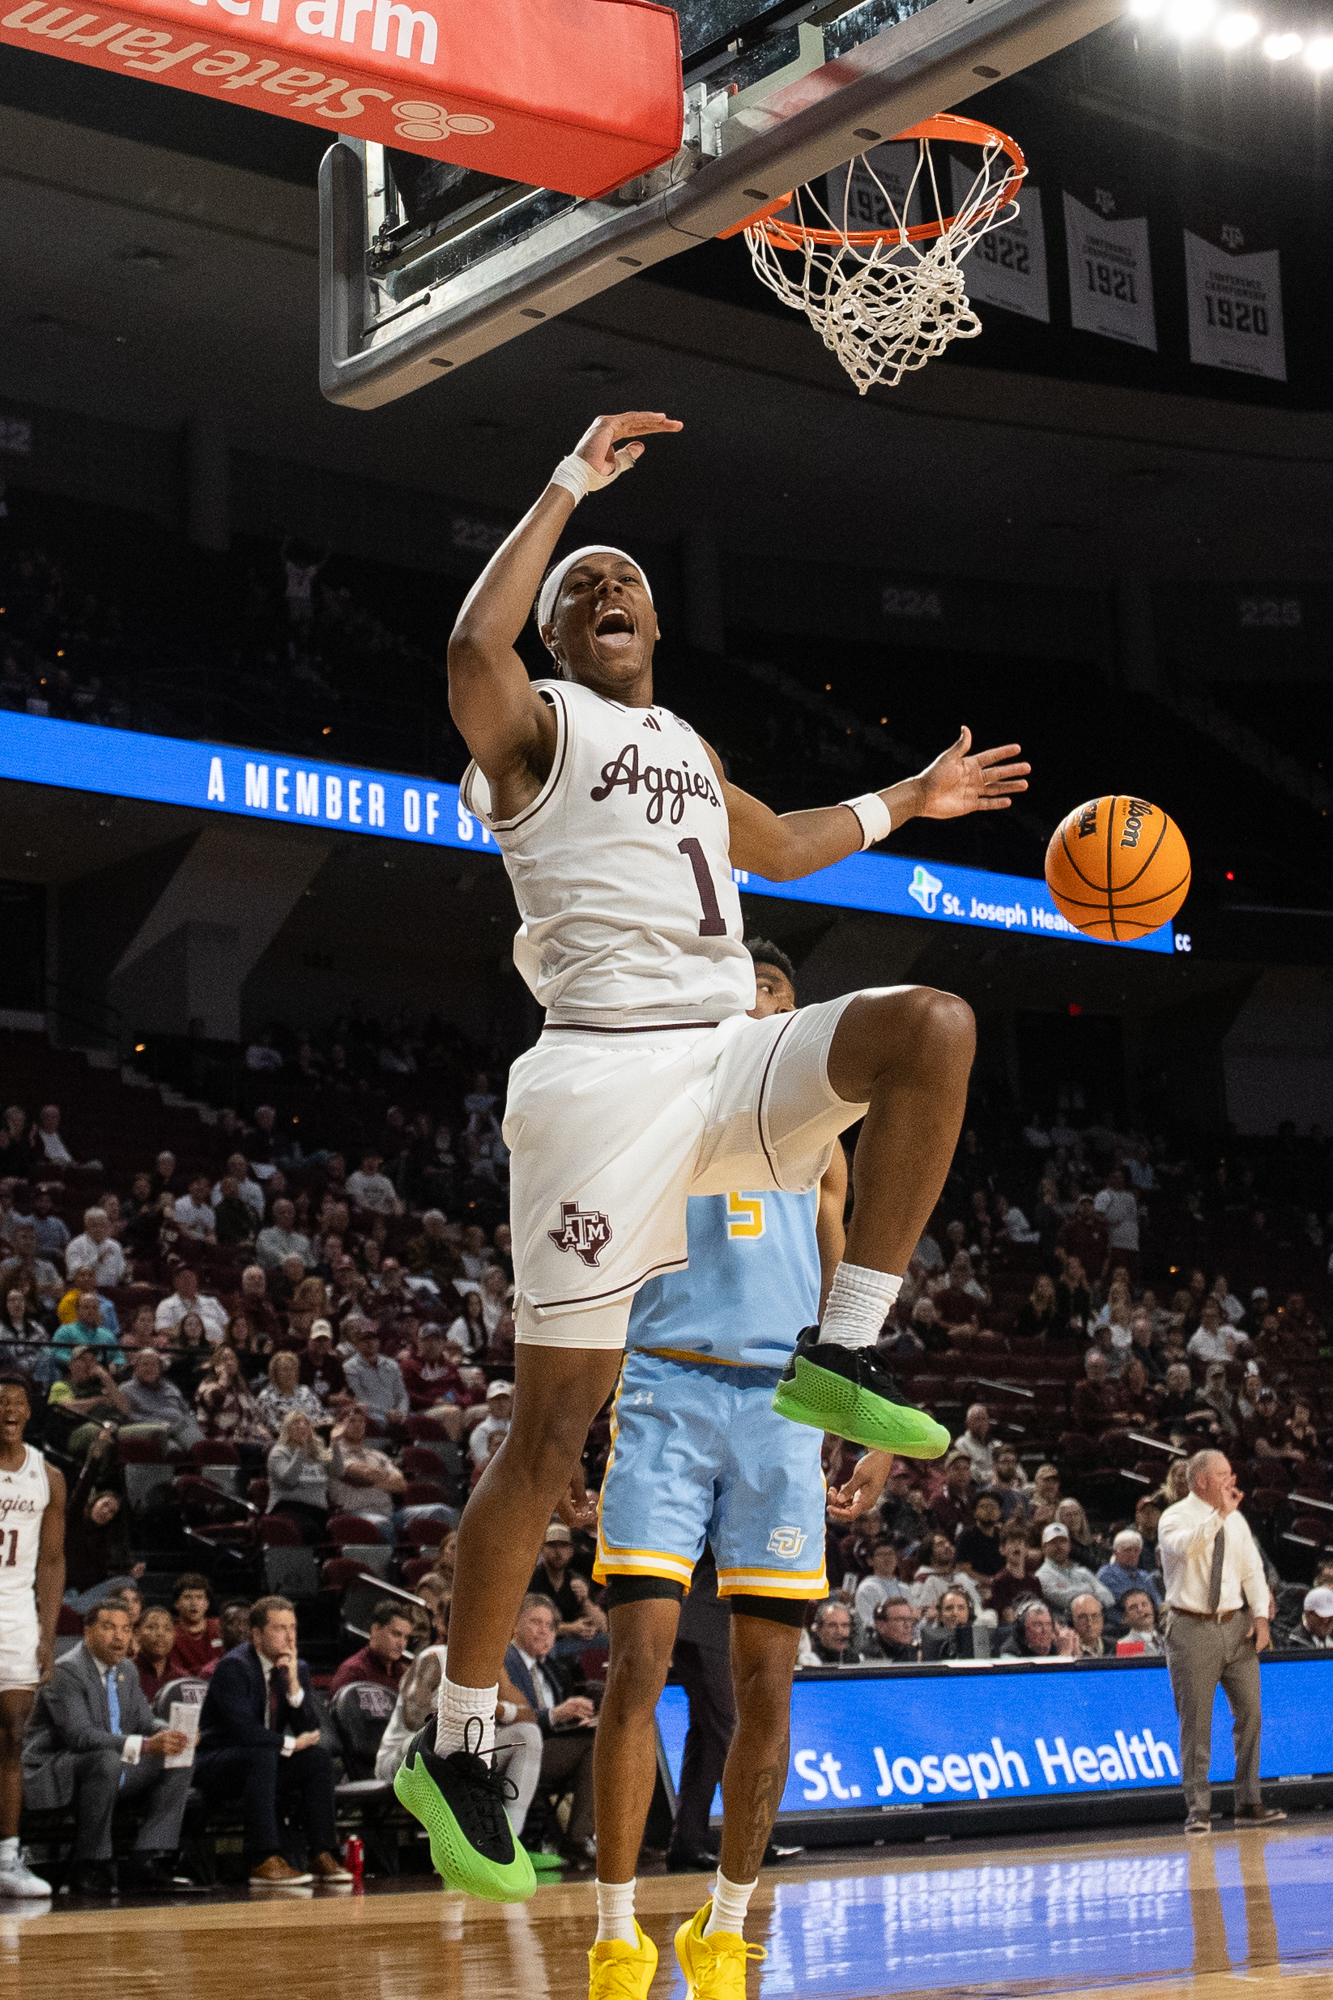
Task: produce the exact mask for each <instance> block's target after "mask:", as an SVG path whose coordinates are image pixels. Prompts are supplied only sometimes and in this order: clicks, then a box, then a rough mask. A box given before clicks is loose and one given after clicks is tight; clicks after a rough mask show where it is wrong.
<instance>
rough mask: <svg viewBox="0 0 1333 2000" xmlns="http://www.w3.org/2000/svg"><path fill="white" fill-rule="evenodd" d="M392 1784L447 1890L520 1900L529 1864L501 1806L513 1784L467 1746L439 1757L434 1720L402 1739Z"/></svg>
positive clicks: (530, 1882) (533, 1883)
mask: <svg viewBox="0 0 1333 2000" xmlns="http://www.w3.org/2000/svg"><path fill="white" fill-rule="evenodd" d="M471 1727H472V1725H471V1724H470V1723H469V1725H468V1729H469V1732H470V1731H471ZM477 1727H478V1731H480V1728H481V1724H480V1722H479V1723H478V1725H477ZM480 1740H481V1738H480V1734H478V1737H477V1741H478V1742H480ZM393 1789H394V1796H395V1797H396V1798H397V1800H398V1802H399V1804H400V1805H404V1806H406V1807H407V1810H408V1811H409V1812H410V1813H411V1814H412V1815H413V1817H414V1818H416V1819H419V1820H420V1821H421V1824H422V1825H423V1826H424V1827H425V1829H426V1831H427V1833H428V1834H429V1835H430V1858H431V1862H432V1865H433V1866H434V1869H435V1872H436V1874H437V1875H439V1876H441V1877H442V1878H443V1881H444V1883H445V1885H446V1887H447V1888H450V1889H458V1890H461V1891H462V1893H463V1894H464V1895H468V1896H484V1897H485V1898H486V1900H487V1902H490V1903H524V1902H526V1901H527V1899H528V1897H529V1896H530V1895H532V1893H533V1891H534V1890H535V1889H536V1887H537V1878H536V1876H535V1875H534V1874H533V1870H532V1861H531V1858H530V1857H529V1855H528V1852H527V1850H526V1848H524V1847H521V1846H520V1845H519V1843H518V1841H516V1840H515V1838H514V1831H513V1828H512V1827H511V1826H510V1824H509V1815H508V1813H507V1812H506V1811H505V1798H506V1796H507V1795H509V1794H510V1793H511V1792H512V1789H513V1788H512V1786H510V1785H508V1784H507V1783H506V1781H505V1779H504V1778H502V1777H501V1776H500V1774H499V1772H498V1771H493V1770H492V1769H491V1767H490V1765H489V1764H488V1763H487V1762H486V1760H485V1758H484V1757H478V1756H476V1755H475V1754H474V1753H473V1752H472V1751H471V1750H468V1749H466V1748H464V1749H462V1750H455V1751H454V1752H453V1754H452V1756H449V1757H437V1756H436V1754H435V1722H434V1719H433V1718H432V1719H431V1721H429V1722H428V1723H427V1724H426V1727H425V1728H424V1729H420V1730H418V1731H417V1733H416V1735H415V1736H414V1737H413V1738H412V1741H411V1742H410V1743H409V1744H408V1746H407V1755H406V1756H405V1757H404V1759H403V1761H402V1763H401V1764H400V1765H399V1767H398V1770H397V1773H396V1774H395V1777H394V1781H393Z"/></svg>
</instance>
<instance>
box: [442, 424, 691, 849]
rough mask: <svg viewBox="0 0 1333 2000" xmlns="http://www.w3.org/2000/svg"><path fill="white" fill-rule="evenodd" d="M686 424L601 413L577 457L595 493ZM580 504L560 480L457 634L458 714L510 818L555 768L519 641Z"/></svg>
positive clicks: (466, 606) (505, 552)
mask: <svg viewBox="0 0 1333 2000" xmlns="http://www.w3.org/2000/svg"><path fill="white" fill-rule="evenodd" d="M680 428H681V426H680V425H679V424H678V423H676V422H675V421H674V420H673V419H672V418H670V417H666V416H663V415H662V414H661V413H660V411H650V410H628V411H625V412H624V413H623V414H621V415H620V416H615V417H598V418H596V419H595V421H594V422H593V423H592V424H590V425H589V427H588V429H587V430H586V431H585V432H584V434H583V436H582V438H580V440H579V443H578V445H577V447H576V448H575V451H574V452H573V454H572V456H573V457H574V458H577V459H581V460H582V461H583V463H584V465H586V466H587V468H588V475H589V476H588V479H587V487H588V489H589V490H591V488H593V487H595V486H603V485H606V484H608V483H609V481H610V480H612V479H614V478H616V477H617V476H618V475H619V474H620V473H621V472H624V471H627V470H628V469H629V467H630V466H632V465H633V464H634V463H635V461H636V460H637V459H638V458H639V457H640V456H641V455H642V453H643V450H644V446H643V444H642V443H640V442H638V440H639V439H641V438H642V437H644V436H646V435H648V434H650V433H653V432H657V431H678V430H679V429H680ZM627 439H628V440H633V442H625V440H627ZM557 471H559V468H557ZM577 504H578V499H577V498H576V495H575V493H574V491H573V490H572V485H571V486H565V485H562V484H560V483H559V480H558V479H552V480H551V482H550V483H549V484H548V486H547V487H546V490H545V491H544V492H543V494H542V496H541V498H540V499H539V500H538V502H537V504H536V506H535V507H531V508H530V509H529V510H528V512H527V513H526V514H525V515H524V517H523V519H522V520H521V521H520V522H519V524H518V526H517V527H516V528H515V529H514V532H513V533H512V535H510V536H509V537H508V539H507V540H506V541H504V542H503V543H502V544H501V545H500V547H499V548H498V549H497V550H496V552H495V554H494V555H493V556H492V557H491V560H490V561H489V562H488V563H487V565H486V567H485V569H484V570H483V571H482V573H481V575H480V576H479V577H478V578H477V581H476V582H475V583H474V584H473V586H472V588H471V590H470V591H469V592H468V594H467V597H466V598H465V599H464V601H463V608H462V610H461V611H460V612H459V614H458V618H457V621H456V623H455V625H454V629H453V632H452V633H451V635H450V638H449V713H450V714H451V715H452V716H453V719H454V721H455V723H456V724H457V725H458V729H459V732H460V734H461V735H462V737H463V740H464V742H465V743H466V744H467V747H468V749H469V750H470V751H471V752H472V755H473V756H474V757H475V758H476V760H477V763H478V764H479V765H480V766H481V769H482V771H483V772H484V773H485V775H486V777H487V778H488V779H489V781H490V783H491V785H492V786H493V787H494V786H496V785H500V786H502V787H504V788H505V792H506V795H505V797H504V798H503V800H501V801H497V803H498V804H499V805H500V810H501V813H502V815H504V816H508V815H509V814H510V813H512V812H515V811H521V810H522V807H523V806H524V805H525V804H527V803H528V798H526V797H524V796H523V793H524V791H527V793H528V795H529V797H535V796H536V792H537V791H538V790H539V789H540V787H541V785H542V784H543V783H544V781H545V779H546V776H547V774H548V772H549V770H550V767H551V758H552V755H553V754H554V748H555V720H554V717H553V716H552V713H551V710H550V708H549V706H548V705H547V704H546V703H545V702H544V701H543V700H542V699H541V697H540V695H538V694H537V693H536V691H535V689H534V688H533V686H532V683H531V681H530V680H529V679H528V672H527V668H526V667H525V666H524V665H523V662H522V660H521V659H520V658H519V656H518V654H517V652H516V651H515V650H514V647H515V642H516V641H517V639H518V636H519V634H520V632H521V631H522V630H523V626H524V624H525V622H526V620H527V617H528V614H529V612H530V611H531V609H532V603H533V599H534V598H535V597H536V595H537V592H538V589H539V588H540V586H541V580H542V578H543V576H544V575H545V574H546V571H547V568H548V567H549V565H550V561H551V557H552V555H553V553H554V551H555V545H556V543H557V542H558V541H559V539H560V536H561V534H562V532H563V530H564V528H565V526H566V524H567V523H568V521H569V517H570V515H571V514H572V513H573V512H574V509H575V507H576V505H577Z"/></svg>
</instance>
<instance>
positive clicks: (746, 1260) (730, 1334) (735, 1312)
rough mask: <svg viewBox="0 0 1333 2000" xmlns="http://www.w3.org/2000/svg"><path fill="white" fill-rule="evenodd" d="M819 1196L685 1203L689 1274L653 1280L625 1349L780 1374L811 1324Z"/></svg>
mask: <svg viewBox="0 0 1333 2000" xmlns="http://www.w3.org/2000/svg"><path fill="white" fill-rule="evenodd" d="M818 1213H819V1189H818V1188H817V1187H814V1188H810V1189H809V1190H808V1191H807V1192H806V1193H805V1194H708V1195H692V1196H691V1197H690V1200H689V1204H688V1207H687V1209H686V1229H687V1232H688V1239H689V1253H690V1262H689V1267H688V1269H687V1270H684V1271H668V1272H666V1274H665V1275H664V1276H662V1277H660V1278H652V1279H650V1280H649V1282H648V1283H647V1284H646V1285H645V1286H644V1287H643V1288H642V1290H641V1291H640V1292H639V1294H638V1297H637V1298H636V1299H635V1301H634V1309H633V1311H632V1312H631V1314H630V1321H629V1339H628V1346H629V1348H630V1349H639V1350H642V1351H645V1352H648V1353H653V1354H667V1355H672V1354H683V1355H688V1356H690V1357H691V1358H693V1357H695V1356H698V1357H699V1358H700V1359H702V1360H709V1361H716V1362H721V1363H722V1364H723V1365H724V1366H726V1367H730V1368H737V1367H742V1368H743V1367H749V1368H785V1367H786V1365H787V1362H788V1361H789V1360H790V1358H791V1351H792V1349H793V1347H795V1345H796V1340H797V1336H798V1335H799V1334H800V1332H801V1329H802V1328H803V1327H807V1326H813V1325H814V1323H815V1321H816V1320H817V1319H818V1317H819V1283H820V1271H819V1245H818V1242H817V1241H816V1237H815V1221H816V1217H817V1216H818Z"/></svg>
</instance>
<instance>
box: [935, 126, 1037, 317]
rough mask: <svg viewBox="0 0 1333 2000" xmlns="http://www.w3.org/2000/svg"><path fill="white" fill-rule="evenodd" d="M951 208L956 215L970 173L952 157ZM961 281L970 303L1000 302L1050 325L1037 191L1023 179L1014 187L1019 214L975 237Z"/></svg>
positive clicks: (993, 304)
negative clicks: (1016, 188) (1016, 189)
mask: <svg viewBox="0 0 1333 2000" xmlns="http://www.w3.org/2000/svg"><path fill="white" fill-rule="evenodd" d="M949 171H950V175H951V178H952V187H953V206H954V213H955V214H957V212H958V209H959V207H960V206H961V204H962V202H963V200H964V198H965V197H966V195H967V192H968V190H969V188H970V187H971V186H972V179H973V176H972V173H971V172H970V170H969V169H968V167H967V165H966V163H965V162H964V161H962V160H959V159H957V158H953V157H951V158H950V161H949ZM963 283H964V286H965V287H966V290H967V296H968V298H969V299H970V300H971V301H972V303H973V304H974V305H977V304H981V305H989V306H1004V307H1005V308H1006V309H1007V310H1008V311H1009V312H1016V313H1022V314H1023V316H1024V318H1025V319H1039V320H1042V321H1043V322H1045V323H1047V324H1049V322H1050V317H1051V301H1050V293H1049V291H1048V289H1047V283H1046V232H1045V231H1044V229H1043V228H1042V224H1041V190H1040V188H1036V187H1034V186H1033V185H1032V182H1031V181H1024V182H1023V185H1022V186H1021V187H1020V189H1019V190H1018V214H1017V215H1016V216H1015V218H1014V220H1013V221H1012V222H1006V223H1004V224H1002V225H1001V227H1000V228H998V229H992V230H989V231H988V232H987V234H986V235H985V236H982V237H981V238H979V240H978V242H977V244H976V247H975V248H974V249H973V250H972V251H971V252H970V253H969V255H968V256H967V258H966V259H965V261H964V264H963Z"/></svg>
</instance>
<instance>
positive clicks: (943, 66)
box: [320, 0, 1124, 409]
mask: <svg viewBox="0 0 1333 2000" xmlns="http://www.w3.org/2000/svg"><path fill="white" fill-rule="evenodd" d="M1123 5H1124V0H860V4H858V5H855V6H852V7H847V6H846V5H844V4H843V0H833V4H832V5H826V6H822V7H820V6H818V5H816V4H814V0H796V4H792V0H773V4H772V5H770V6H769V7H767V8H763V9H760V10H758V11H756V8H755V4H754V0H680V4H679V5H678V7H677V10H676V11H677V13H678V14H679V16H680V28H681V60H682V67H683V74H684V84H685V133H684V143H683V145H682V146H681V149H680V151H679V153H678V154H677V155H676V157H675V159H674V160H672V161H670V162H669V163H668V164H667V165H666V166H664V167H659V168H658V169H656V170H655V171H654V172H653V173H650V174H645V175H642V176H640V177H639V178H637V179H635V180H631V181H627V182H626V183H625V185H624V186H623V187H620V188H617V189H616V190H615V191H614V192H613V193H612V194H611V195H609V196H607V197H604V198H602V199H600V200H595V201H593V200H580V199H578V198H577V197H575V196H572V195H566V194H558V193H555V192H554V191H552V190H550V189H547V188H540V187H531V186H525V185H522V184H520V183H517V182H512V181H501V180H497V179H495V178H494V177H492V176H490V175H486V174H479V173H476V172H472V171H470V170H468V169H466V168H463V167H458V166H448V165H445V164H444V163H442V162H440V161H437V160H430V159H424V158H422V157H420V156H418V155H415V154H411V153H399V152H394V151H392V150H391V149H388V148H385V147H383V146H379V145H374V144H370V143H368V142H366V141H357V140H352V139H340V140H339V141H338V142H337V144H335V145H334V146H332V147H331V148H330V150H329V152H328V153H327V154H326V156H325V158H324V161H323V164H322V167H321V170H320V302H321V309H320V385H321V387H322V389H323V391H324V394H325V395H326V396H327V397H329V399H330V400H331V401H333V402H337V403H345V404H349V405H350V406H352V407H353V408H357V409H374V408H377V407H378V406H379V405H380V404H382V403H388V402H392V401H393V400H394V399H395V398H397V397H399V396H405V395H407V394H409V393H410V392H411V391H412V390H413V389H420V388H423V387H424V386H425V385H426V384H427V383H428V382H434V381H438V380H439V379H440V377H441V376H442V375H444V374H448V373H450V372H452V371H453V370H455V369H458V368H461V367H463V366H464V365H465V364H466V363H467V362H469V361H472V360H475V359H476V357H477V356H478V355H480V354H485V353H487V352H488V351H489V350H490V349H491V348H493V347H498V346H500V345H501V344H502V343H503V342H505V341H507V340H513V339H515V338H516V337H517V336H518V335H520V334H522V333H526V332H529V331H531V329H532V328H533V327H534V326H537V325H540V324H541V322H542V321H543V320H546V319H550V318H553V317H555V316H556V315H558V314H559V313H562V312H565V311H567V310H569V309H570V308H571V307H573V306H576V305H578V304H579V303H580V302H581V301H583V300H585V299H588V298H591V297H592V296H593V295H594V294H596V293H597V292H601V291H605V290H607V289H608V288H609V287H610V286H611V285H614V284H617V283H619V282H620V280H621V279H623V278H627V277H631V276H633V275H634V273H635V272H637V271H642V270H644V269H646V268H647V267H648V266H649V265H652V264H657V263H660V262H662V261H663V260H664V259H665V258H667V257H673V256H675V255H677V254H678V253H679V252H680V251H682V250H687V249H689V248H690V247H691V245H692V244H695V243H699V242H702V241H706V240H707V239H708V238H710V237H713V236H717V235H719V234H720V233H721V232H722V231H723V230H726V229H730V228H732V227H733V226H734V225H735V224H736V223H738V222H740V221H742V220H743V219H744V218H745V217H746V216H747V215H750V214H752V213H753V212H754V211H755V210H756V209H757V208H760V207H762V206H763V205H764V204H765V203H767V202H771V201H772V200H773V199H774V198H775V197H776V196H779V195H781V194H783V193H784V192H785V191H786V190H787V189H789V188H792V187H794V186H799V185H801V184H802V183H804V182H806V181H810V180H813V179H815V178H816V176H818V175H820V174H825V173H828V172H830V171H831V170H832V169H834V168H835V167H837V166H839V165H841V164H843V163H844V162H846V161H848V160H850V159H851V158H852V157H853V156H854V155H856V154H860V153H864V152H865V151H866V149H867V148H868V147H873V146H875V145H877V144H879V143H880V142H881V141H884V140H887V139H890V138H891V137H892V136H893V135H894V134H895V133H897V132H900V131H903V130H904V129H905V128H906V127H908V126H910V125H913V124H915V123H917V122H918V121H919V120H921V119H924V118H928V117H933V116H935V115H936V114H937V113H939V112H941V111H946V110H950V109H952V108H954V107H955V106H957V105H960V104H962V103H964V102H965V101H966V100H967V99H968V98H969V97H971V96H973V95H975V94H976V93H977V92H978V91H981V90H984V89H986V88H987V87H988V86H989V85H990V84H992V83H994V82H995V81H996V80H997V78H1000V77H1004V76H1012V75H1013V74H1014V73H1015V71H1017V70H1021V69H1026V68H1027V67H1029V65H1031V64H1032V63H1035V62H1039V61H1040V60H1041V59H1042V58H1043V57H1045V56H1048V55H1050V54H1052V53H1053V52H1054V51H1055V50H1056V49H1059V48H1063V47H1064V46H1065V45H1066V44H1068V43H1069V42H1072V41H1077V40H1079V39H1080V38H1081V37H1082V36H1084V35H1088V34H1091V33H1092V32H1093V31H1094V30H1095V29H1097V28H1100V27H1103V26H1104V25H1105V24H1106V23H1107V22H1108V21H1111V20H1113V19H1115V18H1116V16H1117V15H1119V14H1120V13H1121V12H1122V11H1123ZM1017 136H1018V137H1019V139H1020V141H1021V136H1022V135H1021V134H1019V135H1017Z"/></svg>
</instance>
